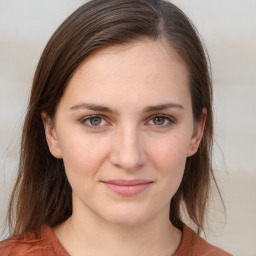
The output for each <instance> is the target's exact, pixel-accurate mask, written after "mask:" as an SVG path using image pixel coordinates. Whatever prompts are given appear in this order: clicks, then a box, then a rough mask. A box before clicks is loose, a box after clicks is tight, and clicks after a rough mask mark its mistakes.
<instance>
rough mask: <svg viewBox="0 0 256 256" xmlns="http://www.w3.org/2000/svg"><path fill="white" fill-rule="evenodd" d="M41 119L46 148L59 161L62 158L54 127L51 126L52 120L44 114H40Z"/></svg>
mask: <svg viewBox="0 0 256 256" xmlns="http://www.w3.org/2000/svg"><path fill="white" fill-rule="evenodd" d="M41 118H42V121H43V125H44V132H45V137H46V141H47V144H48V148H49V150H50V152H51V154H52V155H53V156H54V157H55V158H58V159H61V158H62V156H61V151H60V146H59V141H58V138H57V134H56V129H55V126H54V124H53V120H52V119H51V118H50V117H49V116H48V115H47V114H46V113H45V112H42V113H41Z"/></svg>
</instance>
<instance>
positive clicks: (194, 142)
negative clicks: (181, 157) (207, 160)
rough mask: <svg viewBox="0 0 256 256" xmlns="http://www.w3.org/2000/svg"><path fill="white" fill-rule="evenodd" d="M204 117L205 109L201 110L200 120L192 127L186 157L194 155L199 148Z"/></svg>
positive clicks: (205, 115) (205, 114)
mask: <svg viewBox="0 0 256 256" xmlns="http://www.w3.org/2000/svg"><path fill="white" fill-rule="evenodd" d="M206 117H207V109H206V108H203V110H202V115H201V118H200V120H199V121H197V122H196V123H195V125H194V131H193V135H192V137H191V141H190V145H189V149H188V154H187V157H190V156H192V155H194V154H195V153H196V152H197V150H198V148H199V145H200V142H201V139H202V137H203V134H204V127H205V121H206Z"/></svg>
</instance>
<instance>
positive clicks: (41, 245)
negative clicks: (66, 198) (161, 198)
mask: <svg viewBox="0 0 256 256" xmlns="http://www.w3.org/2000/svg"><path fill="white" fill-rule="evenodd" d="M43 255H44V256H70V254H69V253H68V252H67V251H66V250H65V249H64V247H63V246H62V244H61V243H60V242H59V240H58V239H57V237H56V236H55V235H54V233H53V231H52V229H51V228H50V227H49V226H45V227H43V228H42V230H41V232H29V233H26V234H25V235H20V236H16V237H12V238H9V239H7V240H5V241H2V242H0V256H43ZM173 256H231V254H229V253H226V252H224V251H223V250H221V249H219V248H217V247H215V246H213V245H210V244H209V243H207V242H206V241H205V240H204V239H202V238H201V237H199V236H198V235H197V234H196V233H195V232H194V231H193V230H192V229H190V228H189V227H187V226H184V228H183V235H182V240H181V243H180V245H179V248H178V249H177V250H176V252H175V253H174V254H173Z"/></svg>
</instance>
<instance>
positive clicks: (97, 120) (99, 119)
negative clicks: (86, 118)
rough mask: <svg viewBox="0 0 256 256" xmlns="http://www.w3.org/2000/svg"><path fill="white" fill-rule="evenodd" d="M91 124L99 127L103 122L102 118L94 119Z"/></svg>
mask: <svg viewBox="0 0 256 256" xmlns="http://www.w3.org/2000/svg"><path fill="white" fill-rule="evenodd" d="M90 122H91V124H92V125H99V124H100V122H101V118H100V117H92V118H91V120H90Z"/></svg>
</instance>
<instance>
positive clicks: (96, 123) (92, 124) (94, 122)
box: [82, 115, 107, 129]
mask: <svg viewBox="0 0 256 256" xmlns="http://www.w3.org/2000/svg"><path fill="white" fill-rule="evenodd" d="M82 123H83V124H84V125H86V126H87V127H89V128H93V129H97V128H100V127H101V126H103V125H105V124H106V123H107V122H106V121H105V119H104V118H103V117H102V116H98V115H91V116H88V117H85V118H83V119H82Z"/></svg>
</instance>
